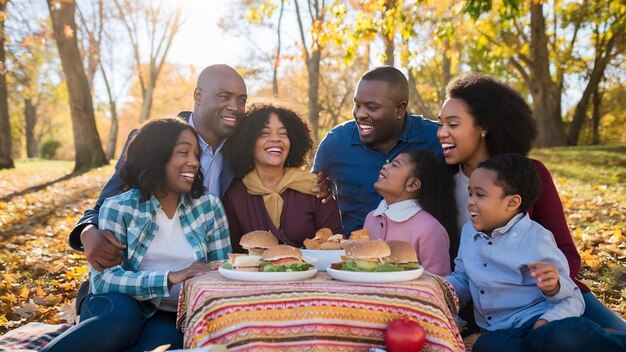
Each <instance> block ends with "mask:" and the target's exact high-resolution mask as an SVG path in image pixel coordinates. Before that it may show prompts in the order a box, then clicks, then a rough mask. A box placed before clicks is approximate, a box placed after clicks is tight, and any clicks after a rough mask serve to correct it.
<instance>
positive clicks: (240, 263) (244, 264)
mask: <svg viewBox="0 0 626 352" xmlns="http://www.w3.org/2000/svg"><path fill="white" fill-rule="evenodd" d="M261 261H262V257H261V256H260V255H248V254H241V253H228V263H227V264H228V265H230V268H228V267H226V268H227V269H232V270H237V271H260V267H261Z"/></svg>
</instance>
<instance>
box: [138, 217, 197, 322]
mask: <svg viewBox="0 0 626 352" xmlns="http://www.w3.org/2000/svg"><path fill="white" fill-rule="evenodd" d="M178 217H179V214H178V209H176V212H175V213H174V216H173V217H172V218H171V219H169V218H168V217H167V215H165V213H164V212H163V210H162V209H159V210H158V211H157V214H156V223H157V225H158V226H159V230H158V231H157V233H156V234H155V235H154V239H153V240H152V243H150V246H149V247H148V249H147V250H146V255H145V256H144V257H143V260H142V261H141V263H140V264H139V271H162V272H168V271H176V270H181V269H185V268H187V267H189V266H190V265H191V264H192V263H193V262H195V261H196V256H195V253H194V250H193V247H192V246H191V243H189V242H188V241H187V239H186V238H185V235H184V234H183V227H182V226H181V224H180V219H179V218H178ZM179 293H180V284H178V285H173V286H172V288H171V289H170V296H169V297H156V298H153V299H151V300H150V301H151V302H152V303H153V304H154V305H156V306H157V308H158V309H160V310H164V311H168V312H175V311H176V309H177V307H178V295H179Z"/></svg>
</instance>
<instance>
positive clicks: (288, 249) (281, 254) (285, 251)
mask: <svg viewBox="0 0 626 352" xmlns="http://www.w3.org/2000/svg"><path fill="white" fill-rule="evenodd" d="M283 258H296V259H302V252H301V251H300V250H299V249H298V248H296V247H292V246H289V245H286V244H279V245H276V246H272V247H270V248H268V249H267V250H265V252H263V260H278V259H283Z"/></svg>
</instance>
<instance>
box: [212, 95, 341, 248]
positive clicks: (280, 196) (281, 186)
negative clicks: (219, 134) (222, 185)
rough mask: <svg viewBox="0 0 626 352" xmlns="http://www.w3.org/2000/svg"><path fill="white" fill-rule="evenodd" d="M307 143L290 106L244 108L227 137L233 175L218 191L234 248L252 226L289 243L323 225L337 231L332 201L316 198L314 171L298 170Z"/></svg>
mask: <svg viewBox="0 0 626 352" xmlns="http://www.w3.org/2000/svg"><path fill="white" fill-rule="evenodd" d="M312 147H313V139H312V137H311V130H310V128H309V126H308V124H307V123H306V122H305V121H304V120H303V119H302V118H301V117H300V116H298V114H296V113H295V112H294V111H292V110H289V109H286V108H282V107H276V106H272V105H263V106H253V107H252V109H251V110H250V111H249V112H248V113H247V117H246V118H245V119H244V120H243V121H242V122H241V125H240V126H239V130H238V132H237V134H236V135H235V136H234V137H233V138H231V139H230V140H229V146H228V152H227V153H228V155H229V160H230V163H231V165H232V167H233V170H234V173H235V180H233V183H231V185H230V187H229V188H228V189H227V190H226V193H225V194H224V197H223V201H224V207H225V208H226V215H227V216H228V222H229V225H230V239H231V242H232V244H233V248H234V249H235V251H236V252H241V251H242V249H241V247H239V239H240V238H241V236H242V235H244V234H246V233H247V232H250V231H254V230H266V231H270V232H271V233H273V234H274V235H275V236H276V237H277V238H278V240H279V241H280V242H282V243H285V244H288V245H291V246H295V247H301V246H302V244H303V242H304V239H306V238H309V237H311V236H312V235H314V234H315V232H316V231H317V230H319V229H321V228H323V227H328V228H330V229H331V230H332V231H333V233H336V234H337V233H339V234H342V233H343V228H342V225H341V218H340V216H339V209H338V207H337V202H335V200H331V201H329V202H327V203H325V204H323V203H322V201H321V200H320V199H318V198H316V197H315V193H314V192H315V191H317V190H316V187H318V186H317V185H316V175H315V174H313V173H311V172H309V171H304V170H302V166H304V165H305V163H306V161H307V157H308V154H309V152H310V151H311V148H312Z"/></svg>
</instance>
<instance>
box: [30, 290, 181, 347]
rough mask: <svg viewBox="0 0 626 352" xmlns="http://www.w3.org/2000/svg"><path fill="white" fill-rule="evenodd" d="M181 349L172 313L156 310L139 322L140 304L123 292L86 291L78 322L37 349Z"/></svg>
mask: <svg viewBox="0 0 626 352" xmlns="http://www.w3.org/2000/svg"><path fill="white" fill-rule="evenodd" d="M164 344H171V345H172V348H182V345H183V337H182V334H181V333H180V332H178V331H177V330H176V313H170V312H163V311H157V312H156V313H155V314H154V315H153V316H151V317H150V318H148V319H147V320H145V321H143V319H142V313H141V303H140V302H138V301H137V300H135V299H134V298H133V297H131V296H128V295H125V294H123V293H117V292H111V293H103V294H97V295H93V294H88V295H87V297H86V298H85V300H84V301H83V304H82V305H81V309H80V323H78V324H77V325H75V326H73V327H72V328H70V329H68V330H67V331H65V332H64V333H63V334H61V335H59V336H58V337H57V338H55V339H54V340H52V341H51V342H50V343H49V344H47V345H46V346H45V347H44V348H43V349H41V350H40V351H44V352H49V351H50V352H61V351H93V352H109V351H110V352H113V351H115V352H119V351H149V350H152V349H154V348H156V347H158V346H160V345H164Z"/></svg>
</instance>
